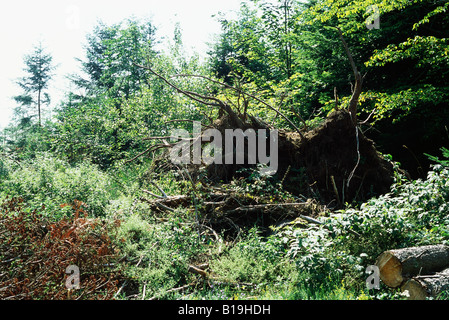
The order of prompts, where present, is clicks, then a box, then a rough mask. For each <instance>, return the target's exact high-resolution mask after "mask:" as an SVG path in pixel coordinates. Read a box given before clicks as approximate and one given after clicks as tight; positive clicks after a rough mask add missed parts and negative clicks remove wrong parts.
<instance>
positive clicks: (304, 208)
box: [140, 190, 326, 239]
mask: <svg viewBox="0 0 449 320" xmlns="http://www.w3.org/2000/svg"><path fill="white" fill-rule="evenodd" d="M145 191H146V190H145ZM147 193H148V191H147ZM148 194H149V195H151V196H153V198H152V199H148V198H147V197H142V198H141V199H140V200H141V201H144V202H147V203H148V204H150V208H151V209H152V214H154V215H158V214H159V215H160V216H161V217H163V216H164V214H166V213H167V212H174V211H176V209H177V208H188V209H191V210H197V213H198V223H199V224H201V225H202V226H210V227H211V228H212V229H213V230H216V231H218V232H224V234H225V236H227V237H228V238H229V239H235V238H236V237H238V236H239V234H240V232H241V230H242V229H247V228H251V227H254V226H258V227H260V228H261V229H262V230H265V231H266V232H269V230H270V229H269V228H270V226H275V225H280V224H282V223H284V222H287V221H292V220H295V219H296V218H302V219H303V220H304V221H305V222H309V223H320V222H319V221H318V220H316V219H314V217H318V216H320V215H323V214H324V213H325V211H326V208H325V207H324V206H322V205H320V204H319V203H317V202H316V201H315V200H312V199H309V200H308V201H305V202H273V201H272V199H271V200H268V199H269V197H266V198H262V197H253V196H251V195H249V194H242V193H238V192H235V191H226V190H220V191H213V192H210V191H209V192H205V191H204V190H203V191H202V192H199V193H198V194H196V195H193V194H192V195H178V196H166V197H160V196H157V195H155V194H154V193H151V192H150V193H148Z"/></svg>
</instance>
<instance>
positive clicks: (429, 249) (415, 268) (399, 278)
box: [376, 245, 449, 288]
mask: <svg viewBox="0 0 449 320" xmlns="http://www.w3.org/2000/svg"><path fill="white" fill-rule="evenodd" d="M376 265H377V266H378V267H379V272H380V279H381V280H382V282H383V283H385V285H387V286H389V287H391V288H397V287H399V286H400V285H401V284H402V283H404V282H405V281H407V280H408V279H410V278H412V277H414V276H417V275H422V274H424V275H425V274H432V273H435V272H439V271H441V270H443V269H445V268H446V267H448V266H449V247H448V246H445V245H429V246H421V247H411V248H403V249H396V250H389V251H385V252H383V253H382V254H381V255H380V256H379V257H378V258H377V261H376Z"/></svg>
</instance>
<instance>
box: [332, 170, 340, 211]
mask: <svg viewBox="0 0 449 320" xmlns="http://www.w3.org/2000/svg"><path fill="white" fill-rule="evenodd" d="M331 181H332V186H333V187H334V193H335V196H336V197H337V202H338V205H341V200H340V195H339V194H338V189H337V185H336V184H335V179H334V176H331Z"/></svg>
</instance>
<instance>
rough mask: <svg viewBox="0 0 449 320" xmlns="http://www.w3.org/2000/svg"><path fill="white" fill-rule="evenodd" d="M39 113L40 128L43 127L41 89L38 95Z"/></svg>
mask: <svg viewBox="0 0 449 320" xmlns="http://www.w3.org/2000/svg"><path fill="white" fill-rule="evenodd" d="M37 113H38V115H39V127H42V122H41V90H40V89H39V92H38V94H37Z"/></svg>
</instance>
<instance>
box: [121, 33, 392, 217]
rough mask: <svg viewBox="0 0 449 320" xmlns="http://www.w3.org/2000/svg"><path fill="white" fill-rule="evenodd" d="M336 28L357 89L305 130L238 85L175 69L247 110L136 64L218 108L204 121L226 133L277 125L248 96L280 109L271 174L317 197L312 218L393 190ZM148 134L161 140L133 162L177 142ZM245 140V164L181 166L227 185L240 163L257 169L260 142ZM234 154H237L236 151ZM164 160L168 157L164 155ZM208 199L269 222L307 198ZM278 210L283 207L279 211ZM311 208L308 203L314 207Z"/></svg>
mask: <svg viewBox="0 0 449 320" xmlns="http://www.w3.org/2000/svg"><path fill="white" fill-rule="evenodd" d="M338 31H339V32H340V37H341V39H342V42H343V45H344V47H345V50H346V53H347V55H348V57H349V60H350V63H351V66H352V69H353V72H354V76H355V80H356V82H355V87H354V90H353V95H352V98H351V100H350V103H349V108H348V109H337V110H335V111H333V112H332V113H331V114H329V116H328V117H327V118H326V119H325V120H324V122H323V123H322V124H321V125H320V126H318V127H317V128H315V129H312V130H307V126H303V127H302V128H301V129H300V128H298V127H297V126H295V125H294V124H293V122H292V121H291V120H290V119H288V117H287V116H285V115H284V114H283V113H282V112H281V111H280V110H278V109H276V108H275V107H273V106H272V105H270V104H268V103H267V102H265V101H262V100H261V99H259V98H258V97H256V96H255V95H252V94H249V93H246V92H244V91H243V90H241V89H239V88H235V87H232V86H230V85H228V84H225V83H222V82H219V81H217V80H215V79H211V78H208V77H205V76H198V75H176V76H177V77H179V76H182V77H200V78H203V79H205V80H207V81H211V82H213V83H214V84H217V85H220V86H222V88H223V89H224V90H231V91H232V92H233V93H234V94H235V93H237V94H238V95H239V96H241V97H242V98H243V100H244V101H245V104H244V110H243V112H242V111H241V110H235V109H234V108H232V107H231V105H230V104H229V103H228V102H227V101H226V100H224V99H220V98H218V97H217V96H214V95H212V94H211V95H205V94H199V93H197V92H191V91H187V90H183V89H182V88H180V87H178V86H177V85H175V84H174V83H173V82H171V81H170V80H169V79H168V78H167V77H164V76H162V75H161V74H160V73H158V72H156V71H155V70H153V69H152V68H151V67H149V66H143V65H138V66H139V67H141V68H144V69H146V70H148V71H149V72H150V73H151V74H152V75H154V76H157V77H158V78H160V79H162V80H163V81H164V82H165V83H166V84H167V85H168V86H170V87H172V88H173V89H175V90H176V91H177V92H179V93H181V94H183V95H185V96H187V97H188V98H190V99H192V100H194V101H196V102H199V103H201V104H204V105H206V106H210V107H213V108H218V110H219V112H218V114H219V117H218V119H215V120H213V119H211V123H209V124H208V125H206V126H205V127H207V128H214V129H216V130H218V131H219V132H220V133H221V134H222V135H223V136H225V130H227V129H231V130H238V129H240V130H241V131H243V132H245V131H246V130H248V129H252V130H254V131H256V132H257V131H258V130H273V129H274V128H272V127H271V126H270V125H269V124H268V123H266V122H265V121H263V120H262V119H260V118H258V117H256V116H254V115H251V109H250V108H249V102H250V101H251V100H253V101H257V102H258V103H261V104H262V105H264V106H265V107H267V108H269V109H271V110H272V111H274V112H276V114H277V115H278V116H279V117H282V118H284V119H285V120H286V121H287V123H288V124H289V125H290V126H291V128H292V130H291V131H288V130H278V136H277V148H278V150H277V152H278V167H277V171H276V173H275V175H274V178H275V179H278V181H282V187H283V188H284V189H285V190H287V191H289V192H290V193H291V194H292V195H294V196H298V197H299V196H301V197H305V198H307V199H314V204H315V207H314V208H315V211H313V210H312V211H310V210H309V211H308V212H307V213H306V214H305V215H308V216H313V215H318V214H320V213H322V212H323V208H338V207H341V206H343V205H344V204H345V203H346V202H349V203H350V202H352V201H354V200H361V201H363V200H366V199H367V198H369V197H372V196H374V195H376V194H383V193H386V192H388V191H389V190H390V186H391V184H392V183H393V176H394V174H393V166H392V164H391V163H390V162H389V161H387V160H386V159H384V158H383V157H382V156H381V155H380V154H379V153H378V152H377V150H376V147H375V145H374V142H373V141H371V140H369V139H368V138H366V137H365V135H364V134H363V133H362V131H361V130H360V129H359V128H358V122H357V104H358V98H359V96H360V93H361V91H362V82H363V77H361V75H360V72H359V71H358V70H357V67H356V65H355V63H354V60H353V58H352V55H351V53H350V51H349V49H348V45H347V44H346V42H345V41H344V38H343V35H342V33H341V31H340V30H338ZM301 120H302V119H301ZM302 121H303V120H302ZM303 122H304V121H303ZM304 123H305V122H304ZM203 135H204V130H203V131H201V133H200V136H199V137H193V138H192V139H189V140H188V142H189V143H190V144H193V143H194V141H195V140H196V139H200V138H201V137H203ZM146 139H147V140H156V139H160V140H162V143H159V144H153V145H152V146H151V147H150V148H148V149H147V150H146V151H144V152H142V153H140V154H139V155H138V156H136V157H135V158H133V159H131V160H130V161H132V160H135V159H137V158H138V157H140V156H143V155H145V154H147V153H150V152H152V151H155V150H158V149H162V148H173V147H174V146H175V143H170V142H168V140H169V139H170V137H149V138H146ZM204 140H207V141H208V139H201V141H202V142H201V144H202V147H205V146H206V145H207V144H208V143H210V142H204ZM248 141H249V139H246V140H245V143H244V150H245V151H244V159H245V161H244V163H240V164H236V163H235V162H234V163H229V162H225V161H221V162H220V163H223V164H218V163H209V164H205V163H201V164H196V165H190V166H189V168H188V170H186V169H185V168H184V169H183V170H185V172H186V175H187V176H188V178H189V179H190V180H191V179H194V180H195V179H196V180H197V181H195V182H193V181H192V185H195V184H196V182H198V181H199V182H201V183H202V185H203V186H204V187H205V189H206V190H212V187H213V186H215V187H217V185H219V184H220V183H228V182H230V181H231V180H232V179H236V178H241V177H242V176H243V177H245V176H244V173H242V170H241V169H242V168H251V167H253V168H254V167H255V166H256V165H255V164H254V162H253V161H252V160H251V159H250V155H249V154H248V150H249V149H250V148H252V149H251V150H255V149H254V148H255V147H254V146H253V145H250V143H248ZM266 141H267V144H266V145H258V146H256V148H260V147H263V148H264V149H265V150H269V149H270V146H269V143H268V139H267V140H266ZM224 148H225V145H224V143H223V142H222V149H223V150H224ZM234 152H236V151H235V149H234ZM233 156H234V157H235V156H236V155H235V154H234V155H233ZM223 157H224V155H223ZM167 158H168V157H167ZM165 160H166V161H167V159H165ZM178 169H179V168H178ZM201 170H203V171H205V172H206V177H204V175H199V174H198V172H200V171H201ZM199 177H201V178H199ZM162 198H163V199H158V207H159V209H161V208H162V209H163V210H171V209H172V208H173V207H172V206H171V205H179V204H181V203H185V202H184V201H185V200H186V198H183V197H181V198H177V199H176V201H173V200H174V199H169V198H168V197H162ZM164 198H165V200H164ZM210 198H211V199H203V201H204V202H205V203H209V204H211V206H207V205H206V206H205V208H209V212H216V211H217V208H216V206H217V205H219V206H220V208H222V210H223V208H225V209H226V210H224V211H223V212H226V215H225V216H226V218H229V219H231V220H234V221H236V220H238V219H237V216H238V217H241V216H242V213H247V214H249V213H251V215H255V216H254V217H253V218H258V219H260V215H264V216H265V218H264V219H262V220H264V221H269V222H268V223H273V222H274V223H275V222H279V221H280V220H282V219H281V218H284V219H285V217H286V216H288V217H292V216H295V215H296V217H297V216H298V214H299V213H300V214H301V215H303V214H304V211H298V210H299V209H298V208H299V207H301V208H302V209H301V210H303V209H304V204H303V203H302V204H301V205H300V204H293V205H291V206H288V205H287V206H285V205H284V206H282V204H279V205H277V206H276V205H274V206H268V205H267V203H263V202H257V201H256V202H255V201H254V200H251V201H249V200H248V199H246V200H248V201H244V200H243V199H237V198H236V197H235V195H234V196H232V197H231V196H229V195H223V194H221V195H220V194H213V193H210ZM309 204H310V202H309ZM274 208H277V209H278V211H277V214H275V211H276V210H273V209H274ZM279 208H282V209H281V210H280V211H279ZM308 208H309V209H310V206H308ZM206 211H207V210H206ZM295 212H296V213H295ZM298 212H299V213H298ZM206 213H207V212H206ZM236 214H237V216H236ZM267 215H268V217H267ZM270 217H271V219H270ZM253 222H254V220H253Z"/></svg>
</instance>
